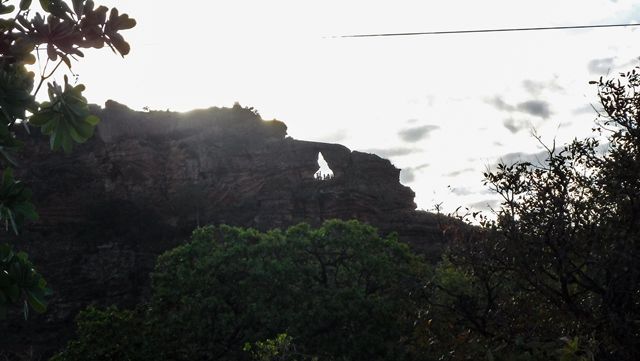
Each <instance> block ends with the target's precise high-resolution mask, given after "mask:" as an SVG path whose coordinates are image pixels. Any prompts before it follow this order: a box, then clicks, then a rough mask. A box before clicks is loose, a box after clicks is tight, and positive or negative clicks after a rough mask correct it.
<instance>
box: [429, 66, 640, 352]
mask: <svg viewBox="0 0 640 361" xmlns="http://www.w3.org/2000/svg"><path fill="white" fill-rule="evenodd" d="M594 83H596V84H597V85H598V87H599V96H600V100H601V104H602V107H603V112H602V113H601V114H600V116H599V118H598V120H597V122H596V126H595V127H594V129H593V130H594V132H595V134H594V137H593V138H590V139H586V140H575V141H574V142H572V143H571V144H569V145H567V146H565V147H563V148H561V149H555V148H554V147H549V148H547V151H548V154H547V159H546V161H545V162H544V164H530V163H516V164H513V165H504V164H503V165H500V166H499V167H498V169H497V171H496V172H493V173H487V174H485V177H486V183H487V184H488V185H490V187H491V188H492V189H493V190H495V191H496V192H497V193H498V194H499V195H500V196H502V198H503V202H502V205H501V207H500V210H499V211H498V212H497V213H496V219H486V218H483V217H479V221H480V223H481V225H482V228H481V229H480V230H473V231H468V232H464V231H462V232H458V234H457V236H456V237H454V239H453V242H452V244H451V245H450V250H449V252H448V254H447V256H446V259H445V261H444V262H443V263H442V264H441V265H440V266H439V269H438V271H437V276H436V278H435V279H434V283H433V293H432V300H433V302H430V304H431V305H432V307H431V308H430V311H431V313H430V315H431V316H430V317H433V318H434V320H440V322H436V324H439V325H442V324H447V323H449V324H452V325H454V328H449V329H442V328H440V329H438V328H434V329H431V330H429V332H428V334H429V336H430V337H431V338H432V340H433V342H435V343H436V344H440V348H441V349H444V350H455V353H456V354H459V355H460V356H455V355H454V356H452V358H456V357H457V358H460V357H462V358H473V359H481V358H483V357H487V358H490V359H506V360H511V359H514V360H515V359H523V360H548V359H552V358H553V357H557V356H559V355H558V352H557V350H558V349H562V351H561V354H562V355H561V356H562V357H563V359H564V360H634V359H638V357H640V264H639V262H638V260H639V259H640V258H639V257H640V123H639V120H640V94H639V93H638V91H639V90H640V75H639V74H638V72H637V71H636V70H633V71H631V72H628V73H623V74H620V78H619V79H617V80H602V79H600V80H599V81H597V82H594ZM605 139H606V143H603V145H604V147H601V145H600V144H601V141H602V140H605ZM602 149H606V150H605V151H604V153H603V151H602ZM452 331H453V332H452ZM460 340H464V342H463V343H460Z"/></svg>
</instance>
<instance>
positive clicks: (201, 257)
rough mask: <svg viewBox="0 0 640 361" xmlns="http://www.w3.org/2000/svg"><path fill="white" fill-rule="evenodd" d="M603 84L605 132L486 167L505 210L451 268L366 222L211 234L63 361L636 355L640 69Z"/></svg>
mask: <svg viewBox="0 0 640 361" xmlns="http://www.w3.org/2000/svg"><path fill="white" fill-rule="evenodd" d="M595 83H596V84H597V86H598V89H599V95H600V100H601V104H602V108H603V112H602V113H601V114H600V115H599V117H598V120H597V122H596V126H595V127H594V128H593V131H594V135H593V137H592V138H590V139H585V140H575V141H573V142H572V143H571V144H569V145H567V146H564V147H562V148H556V147H555V146H553V147H549V148H547V150H548V153H547V159H546V160H545V161H544V162H542V163H541V164H531V163H524V162H521V163H516V164H510V165H506V164H501V165H499V166H498V168H497V169H496V170H495V171H493V172H488V173H486V174H485V180H486V183H487V185H488V186H489V187H491V188H492V189H493V190H494V191H495V192H497V194H499V195H501V196H502V198H503V202H502V204H501V207H500V208H499V209H498V210H497V211H496V212H495V214H494V215H493V217H485V216H483V215H478V214H472V215H471V218H474V219H472V221H473V222H474V225H463V226H461V223H460V222H454V221H452V222H451V223H448V224H445V225H443V231H445V233H446V234H447V235H449V237H450V242H449V245H448V249H447V251H446V252H445V253H444V254H443V256H442V260H441V261H440V262H439V264H437V265H427V264H425V263H424V262H423V261H422V260H421V258H420V257H418V256H416V255H413V254H412V253H411V252H410V251H409V249H408V248H407V247H406V246H405V245H402V244H400V243H398V242H397V241H396V240H395V239H394V237H393V236H390V237H387V238H384V237H380V236H379V235H378V234H377V232H376V230H375V229H373V228H371V227H369V226H366V225H363V224H360V223H358V222H356V221H350V222H342V221H330V222H327V223H325V224H324V225H323V226H322V227H320V228H318V229H312V228H310V227H309V226H308V225H304V224H302V225H298V226H294V227H291V228H289V229H288V230H286V231H280V230H274V231H270V232H267V233H261V232H257V231H255V230H250V229H249V230H247V229H240V228H233V227H226V226H221V227H217V228H212V227H205V228H201V229H197V230H196V231H195V232H194V234H193V237H192V240H191V241H190V242H189V243H187V244H185V245H183V246H180V247H178V248H177V249H174V250H172V251H169V252H167V253H166V254H164V255H163V256H161V257H160V258H159V259H158V263H157V266H156V270H155V272H154V273H153V275H152V279H153V294H152V297H151V299H150V300H149V301H148V302H147V303H145V304H142V305H140V306H139V307H138V308H137V309H135V310H119V309H117V308H113V307H112V308H107V309H96V308H89V309H87V310H86V311H84V312H82V313H81V314H80V315H79V317H78V338H77V339H76V340H73V341H72V342H70V343H69V344H68V346H67V347H66V348H65V349H64V350H63V351H62V352H61V353H60V354H59V355H57V356H56V357H54V360H56V361H62V360H116V359H118V360H120V359H131V360H244V359H255V360H489V361H493V360H523V361H524V360H532V361H533V360H540V361H542V360H561V361H571V360H575V361H590V360H623V361H625V360H629V361H631V360H637V359H638V357H639V355H640V264H639V263H638V259H639V257H640V245H639V241H640V124H639V119H640V93H639V92H638V91H639V90H640V75H639V74H638V73H637V71H636V70H633V71H631V72H628V73H624V74H621V75H620V77H619V79H616V80H602V79H601V80H599V81H597V82H595ZM462 218H463V219H467V220H469V219H468V218H466V217H462Z"/></svg>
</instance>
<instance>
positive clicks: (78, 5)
mask: <svg viewBox="0 0 640 361" xmlns="http://www.w3.org/2000/svg"><path fill="white" fill-rule="evenodd" d="M73 11H74V12H75V13H76V15H77V16H78V19H79V18H81V17H82V13H83V12H84V0H73Z"/></svg>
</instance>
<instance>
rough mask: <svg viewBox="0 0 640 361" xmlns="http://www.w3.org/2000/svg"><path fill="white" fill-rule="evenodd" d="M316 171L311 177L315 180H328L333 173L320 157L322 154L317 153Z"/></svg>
mask: <svg viewBox="0 0 640 361" xmlns="http://www.w3.org/2000/svg"><path fill="white" fill-rule="evenodd" d="M318 166H319V167H320V168H318V170H317V171H316V173H315V174H314V175H313V177H314V178H315V179H317V180H328V179H331V178H333V171H332V170H331V168H329V163H327V161H326V160H324V157H323V156H322V152H318Z"/></svg>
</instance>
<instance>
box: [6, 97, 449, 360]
mask: <svg viewBox="0 0 640 361" xmlns="http://www.w3.org/2000/svg"><path fill="white" fill-rule="evenodd" d="M95 111H96V112H97V113H98V114H99V116H100V117H101V119H102V122H101V123H100V125H99V126H98V128H97V132H96V136H95V137H94V138H93V139H91V140H90V141H89V142H87V143H86V144H83V145H81V146H78V147H77V148H76V149H75V150H74V152H73V153H72V154H70V155H65V154H60V153H52V152H51V151H50V150H49V145H48V141H47V139H46V138H44V137H42V136H37V135H32V136H27V135H26V134H23V135H21V136H22V137H24V138H25V141H26V142H27V146H26V147H25V152H24V153H23V159H22V160H21V164H22V167H21V168H20V170H19V173H20V174H19V176H20V177H21V178H22V179H23V180H24V181H25V182H27V183H28V184H29V185H30V186H31V188H32V190H33V191H34V198H35V200H36V202H37V207H38V210H39V213H40V216H41V220H40V221H38V222H37V223H35V224H31V225H29V226H28V228H27V231H26V232H25V233H24V234H23V235H22V237H21V240H19V242H17V243H16V244H17V245H18V247H19V248H22V249H25V250H27V251H28V252H29V254H30V255H31V258H32V259H33V261H34V263H35V264H36V265H37V266H38V268H39V270H40V271H41V272H42V273H43V274H44V275H45V276H46V278H47V280H48V281H49V283H50V285H51V288H52V289H53V290H54V292H55V293H54V295H53V298H52V300H51V304H50V309H49V311H48V312H47V313H46V314H45V315H42V316H36V317H33V318H31V319H30V320H29V321H26V322H25V321H23V320H20V319H15V320H13V321H11V322H10V323H9V326H8V327H5V328H4V329H2V328H0V334H1V335H2V337H0V350H2V349H5V350H15V351H18V352H27V353H28V352H30V351H29V350H32V348H33V350H34V352H35V353H36V354H41V353H44V354H50V353H51V352H52V351H55V350H56V349H57V348H59V346H60V345H61V344H62V343H64V342H65V341H66V340H67V339H68V338H69V337H70V336H71V335H72V332H73V327H72V322H73V318H74V316H75V315H76V314H77V312H78V311H79V310H80V309H82V308H84V307H86V306H87V305H89V304H95V303H97V304H102V305H107V304H119V305H122V306H131V305H134V304H136V303H137V302H139V301H140V300H141V299H142V298H143V297H145V295H146V293H147V292H148V285H149V282H148V281H149V279H148V274H149V272H150V271H151V269H152V267H153V265H154V261H155V257H156V256H157V255H158V254H160V253H161V252H163V251H165V250H167V249H170V248H172V247H174V246H176V245H177V244H179V243H180V242H183V241H184V240H185V239H186V238H187V237H188V234H189V233H190V231H191V230H192V229H193V228H194V227H196V226H197V225H204V224H220V223H227V224H232V225H241V226H251V227H255V228H259V229H268V228H275V227H286V226H288V225H291V224H294V223H298V222H302V221H306V222H310V223H313V224H318V223H320V222H321V221H322V220H324V219H329V218H343V219H351V218H355V219H359V220H363V221H366V222H368V223H370V224H372V225H375V226H377V227H379V229H381V231H382V232H391V231H396V232H398V233H399V235H400V237H401V239H403V240H405V241H407V242H409V243H410V244H412V245H413V246H414V247H416V248H418V249H420V250H421V251H424V252H426V253H427V254H430V252H432V251H431V250H433V249H437V248H438V244H439V242H440V238H439V232H438V231H437V227H436V223H437V221H436V217H435V216H434V215H431V214H428V213H425V212H417V211H415V208H416V207H415V204H414V202H413V198H414V193H413V191H411V189H409V188H408V187H405V186H403V185H401V184H400V183H399V180H398V177H399V170H398V169H396V168H395V167H394V166H393V165H392V164H391V163H390V162H389V161H388V160H385V159H382V158H380V157H378V156H376V155H373V154H367V153H361V152H356V151H350V150H349V149H347V148H346V147H344V146H341V145H338V144H326V143H317V142H306V141H301V140H295V139H292V138H290V137H287V135H286V129H287V128H286V125H285V124H284V123H282V122H279V121H276V120H273V121H263V120H262V119H261V118H260V116H259V115H257V114H255V113H254V112H253V111H252V110H250V109H245V108H242V107H239V106H235V107H233V108H211V109H207V110H197V111H192V112H189V113H184V114H179V113H172V112H158V111H151V112H134V111H132V110H130V109H128V108H127V107H125V106H123V105H120V104H118V103H115V102H107V104H106V106H105V108H104V109H101V108H96V109H95ZM320 152H321V153H322V154H323V156H324V158H325V159H326V161H327V162H328V164H329V166H330V167H331V168H332V170H333V172H334V177H333V178H331V179H327V180H318V179H316V178H315V177H314V173H315V172H316V171H317V170H318V163H317V160H318V153H320Z"/></svg>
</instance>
